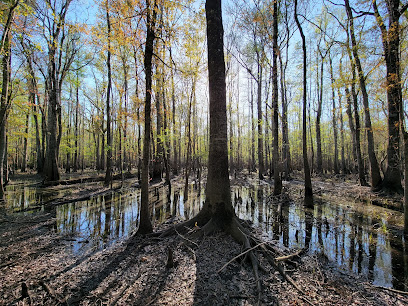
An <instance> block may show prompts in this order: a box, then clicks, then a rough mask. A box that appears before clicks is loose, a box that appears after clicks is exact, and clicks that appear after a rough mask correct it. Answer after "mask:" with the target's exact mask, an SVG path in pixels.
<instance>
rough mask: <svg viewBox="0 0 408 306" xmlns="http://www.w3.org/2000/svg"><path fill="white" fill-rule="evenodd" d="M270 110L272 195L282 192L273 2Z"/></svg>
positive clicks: (276, 24) (274, 8) (275, 13)
mask: <svg viewBox="0 0 408 306" xmlns="http://www.w3.org/2000/svg"><path fill="white" fill-rule="evenodd" d="M272 27H273V29H272V47H273V56H272V86H273V94H272V108H273V156H272V162H273V171H274V172H273V173H274V175H273V180H274V191H273V193H274V195H279V194H281V192H282V180H281V178H280V161H279V109H278V53H279V46H278V1H274V2H273V24H272Z"/></svg>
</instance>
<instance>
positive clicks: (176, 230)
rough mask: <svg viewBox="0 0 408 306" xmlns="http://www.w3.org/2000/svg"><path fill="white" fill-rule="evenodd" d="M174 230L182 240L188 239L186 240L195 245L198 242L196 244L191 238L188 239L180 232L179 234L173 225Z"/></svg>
mask: <svg viewBox="0 0 408 306" xmlns="http://www.w3.org/2000/svg"><path fill="white" fill-rule="evenodd" d="M174 230H175V231H176V233H177V235H179V236H180V237H181V238H182V239H184V240H186V241H188V242H190V243H192V244H194V245H195V246H196V247H198V244H197V243H195V242H194V241H192V240H190V239H188V238H186V237H184V236H183V235H182V234H180V233H179V232H178V231H177V229H176V227H174Z"/></svg>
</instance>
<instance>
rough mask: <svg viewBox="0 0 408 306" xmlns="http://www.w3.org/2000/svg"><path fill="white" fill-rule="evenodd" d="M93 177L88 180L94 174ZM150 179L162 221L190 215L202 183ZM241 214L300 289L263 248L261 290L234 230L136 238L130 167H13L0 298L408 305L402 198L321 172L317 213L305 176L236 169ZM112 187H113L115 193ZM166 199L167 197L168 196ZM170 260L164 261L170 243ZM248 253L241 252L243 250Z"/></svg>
mask: <svg viewBox="0 0 408 306" xmlns="http://www.w3.org/2000/svg"><path fill="white" fill-rule="evenodd" d="M91 178H92V179H91ZM197 184H198V182H196V181H194V180H192V182H191V186H190V187H191V188H190V189H191V193H190V191H189V194H188V197H189V200H188V201H186V200H185V198H186V195H184V194H183V187H182V186H183V179H182V178H181V177H176V178H174V179H173V180H172V190H173V191H172V194H167V193H168V190H167V187H165V186H164V184H163V183H160V182H159V183H156V184H152V186H151V202H152V203H153V207H152V219H153V223H154V227H155V231H159V230H162V229H165V228H166V227H169V226H172V224H174V223H176V222H180V221H182V220H185V219H188V218H191V217H192V216H193V215H194V214H196V213H197V212H198V211H199V209H200V207H201V206H202V202H203V200H204V191H203V190H204V186H205V181H204V182H201V185H202V186H203V187H202V188H200V187H201V186H198V187H197ZM231 186H232V198H233V203H234V207H235V209H236V213H237V216H238V217H239V218H240V219H242V220H246V221H245V223H247V224H248V226H250V228H251V231H252V232H253V234H254V235H255V236H257V237H259V238H260V239H262V240H265V241H268V242H269V243H270V244H271V245H274V249H275V250H276V252H277V254H276V255H277V256H285V255H289V254H293V253H295V252H297V251H299V250H301V249H304V248H305V246H307V247H308V251H306V252H303V253H302V255H300V256H295V257H293V258H291V259H290V260H287V261H283V262H282V264H283V268H284V270H285V272H286V274H287V275H288V276H290V277H291V278H292V279H293V280H294V281H295V282H296V284H297V285H298V287H299V289H300V290H297V289H296V288H295V287H294V286H293V285H292V284H290V283H289V282H287V281H286V280H285V279H284V278H282V276H281V274H280V273H279V272H278V271H276V270H275V269H273V268H272V267H271V266H270V265H269V263H268V262H267V260H266V258H264V257H263V255H262V254H261V253H258V252H257V250H256V249H255V252H256V254H257V256H258V258H259V261H260V266H261V267H262V268H263V269H262V271H260V272H259V278H260V282H261V292H260V299H258V292H257V287H256V282H255V278H254V274H253V270H252V268H251V266H250V264H249V263H248V262H246V261H245V260H240V259H237V260H233V261H232V262H230V263H229V264H228V265H227V266H226V267H225V268H224V269H222V270H221V271H220V269H221V268H222V267H223V266H224V265H225V264H227V263H228V262H229V261H230V260H232V259H233V258H234V257H236V256H237V255H239V254H241V253H242V252H243V251H244V250H243V248H242V246H240V245H239V244H237V243H236V242H235V241H234V240H233V239H232V238H231V237H230V236H228V235H225V234H223V233H217V234H214V235H211V236H206V237H203V238H202V239H199V240H197V239H193V238H191V239H190V238H188V237H189V236H188V235H186V236H182V235H174V236H170V237H167V238H155V237H137V236H134V231H135V228H136V226H137V222H138V213H137V212H138V200H139V196H140V195H139V193H140V190H139V188H138V184H137V179H136V178H135V177H128V178H126V179H125V180H124V181H123V183H122V182H121V181H120V180H117V181H114V182H113V184H112V186H111V187H109V188H107V187H103V182H101V181H100V176H96V175H95V173H85V174H83V175H78V176H76V177H70V178H68V177H67V178H66V180H65V181H64V184H60V185H57V186H48V187H42V185H41V180H40V178H39V177H37V176H35V175H29V174H16V175H15V177H14V178H12V182H11V184H10V185H9V186H8V187H7V201H6V204H2V206H0V284H1V285H0V305H28V304H30V303H31V304H32V305H37V304H45V305H57V304H62V305H257V304H258V303H259V304H261V305H274V304H276V305H304V304H313V305H352V304H355V305H406V304H408V295H407V294H406V293H404V292H403V291H407V289H408V288H407V284H408V272H407V271H408V251H407V250H406V245H405V240H404V238H403V236H402V224H403V223H402V222H403V219H402V212H401V205H402V198H400V197H393V196H387V195H381V194H374V193H372V192H371V191H370V189H369V188H368V187H360V186H358V185H357V183H356V180H355V178H353V177H351V176H350V177H347V178H345V177H337V178H333V177H314V178H313V188H314V193H315V209H314V211H306V210H305V209H304V208H302V205H301V204H302V186H303V182H302V180H301V175H300V174H298V175H294V179H293V180H291V181H288V182H284V194H283V196H281V197H279V198H274V197H272V196H271V194H272V191H273V187H272V186H273V182H271V181H268V180H265V181H261V182H260V181H259V180H257V179H256V178H255V174H251V175H249V174H248V173H239V174H238V175H237V177H235V178H231ZM111 188H112V190H114V191H113V192H112V191H111ZM162 198H163V199H164V200H162ZM170 248H171V249H172V253H173V254H172V255H173V259H174V266H173V267H166V263H167V262H168V255H169V249H170ZM242 257H243V256H241V257H240V258H242Z"/></svg>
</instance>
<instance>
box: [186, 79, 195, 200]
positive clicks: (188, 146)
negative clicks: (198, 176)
mask: <svg viewBox="0 0 408 306" xmlns="http://www.w3.org/2000/svg"><path fill="white" fill-rule="evenodd" d="M194 92H195V78H194V79H193V84H192V86H191V95H190V99H189V101H188V113H187V126H186V130H187V152H186V154H187V156H186V169H185V181H184V182H185V183H184V199H185V200H186V201H187V200H188V177H189V174H190V167H191V165H190V164H191V106H192V104H193V96H194Z"/></svg>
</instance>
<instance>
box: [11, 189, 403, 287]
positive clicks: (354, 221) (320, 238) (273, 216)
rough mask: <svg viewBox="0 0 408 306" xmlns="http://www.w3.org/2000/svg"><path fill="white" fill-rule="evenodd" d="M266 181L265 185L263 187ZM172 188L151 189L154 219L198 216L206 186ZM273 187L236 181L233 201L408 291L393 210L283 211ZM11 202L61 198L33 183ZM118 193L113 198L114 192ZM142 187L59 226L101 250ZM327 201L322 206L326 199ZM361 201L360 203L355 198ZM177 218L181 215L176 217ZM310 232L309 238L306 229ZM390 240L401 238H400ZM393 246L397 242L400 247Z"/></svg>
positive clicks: (296, 244)
mask: <svg viewBox="0 0 408 306" xmlns="http://www.w3.org/2000/svg"><path fill="white" fill-rule="evenodd" d="M260 188H262V192H260ZM166 190H167V189H166V188H156V189H155V190H154V192H152V193H151V194H150V203H151V205H152V206H153V209H152V220H153V223H154V224H156V225H157V224H158V223H162V222H166V221H167V220H168V219H169V218H172V217H176V219H179V220H185V219H189V218H192V217H193V216H194V215H195V214H197V213H198V212H199V210H200V209H201V207H202V205H203V202H204V200H205V190H204V188H201V190H197V189H195V188H194V187H193V184H191V185H190V186H189V196H188V200H187V201H186V200H185V195H184V188H175V187H173V189H172V190H173V192H172V194H171V195H170V197H169V199H170V202H169V200H168V197H167V191H166ZM272 191H273V189H272V187H271V186H269V185H265V186H262V187H258V186H248V187H236V186H234V187H232V193H231V195H232V201H233V205H234V207H235V211H236V214H237V216H238V217H239V218H241V219H246V220H250V221H251V222H252V223H253V225H254V226H256V227H260V228H262V229H263V232H264V236H265V238H267V239H273V240H276V241H278V242H279V243H280V245H282V246H285V247H288V248H290V249H300V248H303V247H304V246H305V241H306V240H308V239H310V243H309V247H310V251H311V252H316V253H323V254H324V255H325V256H326V257H327V258H328V259H329V261H330V262H332V263H334V264H336V265H337V266H338V267H339V268H340V269H343V270H347V271H353V272H355V273H358V274H360V275H363V276H365V277H367V278H368V279H369V280H370V281H372V282H373V283H374V284H375V285H381V286H387V287H393V286H394V287H395V288H397V289H400V290H406V289H407V288H405V286H404V283H408V272H407V271H408V256H407V251H405V252H406V253H405V256H404V247H403V245H404V243H403V242H402V240H401V237H396V238H392V237H390V236H392V235H390V234H389V233H388V232H387V231H386V229H387V221H386V218H385V217H384V216H386V214H387V212H386V211H381V210H380V212H377V213H376V214H377V215H378V216H381V218H377V219H375V216H373V217H372V216H368V214H370V210H368V212H367V214H362V213H358V212H354V211H353V210H352V209H351V207H350V206H346V205H335V204H332V203H323V204H316V205H315V209H314V212H313V216H312V215H310V214H311V213H310V212H309V213H305V211H304V208H303V206H302V205H297V204H294V203H289V204H285V205H283V206H282V207H281V214H279V213H278V205H277V204H273V202H270V201H268V200H267V198H268V196H269V195H270V194H271V193H272ZM7 196H8V199H9V202H8V204H7V205H8V208H9V209H10V210H13V211H15V210H19V209H21V208H22V207H29V206H30V205H33V203H39V202H44V201H47V199H50V198H53V197H54V198H55V197H58V196H59V197H61V195H58V194H53V193H49V194H47V193H46V192H45V191H44V190H43V191H41V189H39V190H36V189H35V188H34V187H24V186H23V185H18V186H15V187H13V188H9V189H8V194H7ZM110 197H111V199H110ZM139 201H140V190H132V191H130V190H128V191H125V192H124V193H123V194H121V193H114V194H112V195H111V196H109V195H108V196H99V197H95V198H93V199H90V200H87V201H82V202H78V203H70V204H66V205H61V206H58V207H57V208H56V218H57V231H58V232H59V233H61V234H62V235H64V239H68V240H71V239H72V241H70V243H71V244H72V249H73V251H74V252H75V253H78V252H82V251H84V250H88V249H92V248H94V249H100V248H103V247H106V246H108V245H110V244H111V243H113V242H115V241H118V240H119V239H122V238H126V237H128V236H129V235H130V234H131V233H132V232H133V231H135V229H136V228H137V223H138V218H139V215H138V210H139V206H138V205H139ZM319 205H320V206H319ZM350 205H354V204H350ZM174 222H176V221H174ZM307 229H309V230H310V231H311V232H310V235H309V237H307V235H306V231H307ZM390 239H394V240H393V241H395V242H394V243H393V244H392V243H391V240H390ZM393 247H394V248H393Z"/></svg>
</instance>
